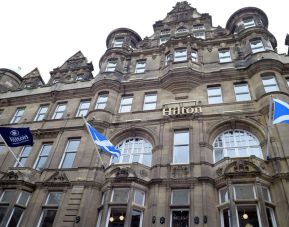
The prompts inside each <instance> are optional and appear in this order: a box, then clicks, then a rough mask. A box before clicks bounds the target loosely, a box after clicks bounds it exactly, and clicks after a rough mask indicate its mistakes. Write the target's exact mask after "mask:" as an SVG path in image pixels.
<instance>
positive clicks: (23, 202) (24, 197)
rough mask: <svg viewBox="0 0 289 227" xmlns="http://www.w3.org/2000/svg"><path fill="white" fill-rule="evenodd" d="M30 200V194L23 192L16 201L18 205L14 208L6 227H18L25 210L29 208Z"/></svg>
mask: <svg viewBox="0 0 289 227" xmlns="http://www.w3.org/2000/svg"><path fill="white" fill-rule="evenodd" d="M29 199H30V193H29V192H26V191H22V192H21V193H20V195H19V197H18V199H17V201H16V205H17V206H14V208H13V210H12V213H11V215H10V217H9V219H8V222H7V224H6V227H15V226H18V225H19V223H20V221H21V218H22V216H23V213H24V210H25V208H26V207H27V204H28V202H29Z"/></svg>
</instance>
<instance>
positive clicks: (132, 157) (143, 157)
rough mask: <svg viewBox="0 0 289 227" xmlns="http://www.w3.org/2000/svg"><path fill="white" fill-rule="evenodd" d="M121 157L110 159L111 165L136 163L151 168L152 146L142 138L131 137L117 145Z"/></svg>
mask: <svg viewBox="0 0 289 227" xmlns="http://www.w3.org/2000/svg"><path fill="white" fill-rule="evenodd" d="M117 149H119V150H120V153H121V156H120V157H119V158H116V157H112V159H111V163H115V164H117V163H119V164H125V163H133V162H138V163H141V164H144V165H146V166H151V161H152V145H151V143H150V142H148V141H147V140H146V139H144V138H140V137H133V138H128V139H125V140H123V141H122V142H120V143H119V144H118V145H117Z"/></svg>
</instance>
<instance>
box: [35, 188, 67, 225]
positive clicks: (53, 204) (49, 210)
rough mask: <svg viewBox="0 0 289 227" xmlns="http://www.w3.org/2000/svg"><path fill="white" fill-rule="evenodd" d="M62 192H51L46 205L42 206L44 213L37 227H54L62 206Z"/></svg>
mask: <svg viewBox="0 0 289 227" xmlns="http://www.w3.org/2000/svg"><path fill="white" fill-rule="evenodd" d="M61 199H62V192H49V193H48V196H47V199H46V201H45V204H44V205H43V206H42V213H41V216H40V219H39V222H38V225H37V227H46V226H53V222H54V219H55V216H56V213H57V209H58V207H59V206H60V203H61Z"/></svg>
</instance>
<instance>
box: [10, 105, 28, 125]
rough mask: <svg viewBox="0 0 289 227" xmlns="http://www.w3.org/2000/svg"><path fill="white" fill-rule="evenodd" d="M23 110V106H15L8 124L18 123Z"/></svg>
mask: <svg viewBox="0 0 289 227" xmlns="http://www.w3.org/2000/svg"><path fill="white" fill-rule="evenodd" d="M24 111H25V107H20V108H17V109H16V112H15V114H14V116H13V118H12V119H11V121H10V124H15V123H18V122H19V121H20V119H21V117H22V116H23V114H24Z"/></svg>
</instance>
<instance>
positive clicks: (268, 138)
mask: <svg viewBox="0 0 289 227" xmlns="http://www.w3.org/2000/svg"><path fill="white" fill-rule="evenodd" d="M272 101H273V99H272V95H270V99H269V102H270V103H269V118H268V125H267V151H266V158H267V160H269V159H270V154H269V151H270V131H271V127H272Z"/></svg>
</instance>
